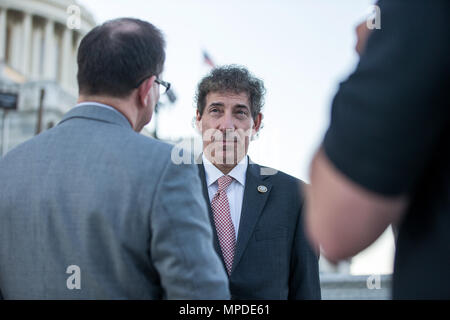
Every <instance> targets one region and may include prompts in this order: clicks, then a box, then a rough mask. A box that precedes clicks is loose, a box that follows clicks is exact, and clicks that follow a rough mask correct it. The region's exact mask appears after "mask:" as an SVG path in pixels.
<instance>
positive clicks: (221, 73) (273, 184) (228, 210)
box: [196, 66, 321, 299]
mask: <svg viewBox="0 0 450 320" xmlns="http://www.w3.org/2000/svg"><path fill="white" fill-rule="evenodd" d="M264 92H265V89H264V84H263V82H262V81H261V80H259V79H257V78H255V77H253V76H252V75H251V74H250V73H249V72H248V71H247V70H246V69H245V68H243V67H239V66H225V67H221V68H216V69H214V70H213V71H212V73H211V74H210V75H208V76H207V77H205V78H204V79H203V80H202V81H201V82H200V83H199V85H198V89H197V96H196V100H197V115H196V124H197V128H198V129H199V130H200V131H201V133H202V137H203V154H202V156H201V160H202V161H201V164H199V174H200V178H201V180H202V182H203V194H204V196H205V199H206V200H207V202H208V203H209V204H210V206H209V214H210V217H211V224H212V226H213V230H214V246H215V249H216V250H217V252H218V254H219V256H220V257H221V258H222V262H223V265H224V268H225V270H226V271H227V273H228V275H229V281H230V292H231V295H232V298H233V299H320V297H321V294H320V283H319V271H318V256H317V255H316V253H315V252H314V251H313V250H312V248H311V247H310V245H309V243H308V242H307V240H306V238H305V234H304V232H303V221H302V215H301V212H302V208H303V200H302V186H303V183H302V182H301V181H300V180H298V179H296V178H294V177H291V176H289V175H287V174H285V173H282V172H279V171H276V170H273V169H270V168H264V167H261V166H259V165H257V164H255V163H252V162H251V160H250V159H249V158H248V156H247V151H248V146H249V143H250V140H251V138H252V137H253V136H254V135H255V134H256V133H257V132H258V130H259V128H260V126H261V120H262V114H261V107H262V105H263V100H264ZM199 160H200V159H199Z"/></svg>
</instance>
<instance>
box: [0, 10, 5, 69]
mask: <svg viewBox="0 0 450 320" xmlns="http://www.w3.org/2000/svg"><path fill="white" fill-rule="evenodd" d="M5 59H6V9H0V61H2V60H5Z"/></svg>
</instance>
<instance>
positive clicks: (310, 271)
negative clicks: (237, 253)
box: [288, 205, 321, 300]
mask: <svg viewBox="0 0 450 320" xmlns="http://www.w3.org/2000/svg"><path fill="white" fill-rule="evenodd" d="M302 211H303V205H302V206H301V207H300V210H299V214H298V217H297V226H296V230H295V235H294V244H293V247H292V254H291V266H290V276H289V295H288V299H289V300H320V299H321V291H320V278H319V256H318V254H316V252H315V251H314V250H313V249H312V247H311V245H310V243H309V241H308V240H307V238H306V236H305V231H304V226H303V216H302Z"/></svg>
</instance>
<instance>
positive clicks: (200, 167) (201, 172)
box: [198, 163, 226, 270]
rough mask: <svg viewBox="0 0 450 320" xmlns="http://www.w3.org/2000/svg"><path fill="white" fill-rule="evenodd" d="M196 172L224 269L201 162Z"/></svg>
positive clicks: (215, 244)
mask: <svg viewBox="0 0 450 320" xmlns="http://www.w3.org/2000/svg"><path fill="white" fill-rule="evenodd" d="M198 172H199V175H200V180H201V181H202V189H203V197H204V198H205V201H206V203H207V206H208V214H209V222H210V223H211V228H212V231H213V242H214V249H215V250H216V252H217V254H218V255H219V257H220V259H221V260H222V263H223V266H224V268H225V270H226V266H225V261H224V260H223V255H222V249H221V248H220V244H219V238H218V237H217V231H216V226H215V225H214V214H213V212H212V208H211V202H210V200H209V194H208V186H207V184H206V176H205V167H204V166H203V163H200V164H198Z"/></svg>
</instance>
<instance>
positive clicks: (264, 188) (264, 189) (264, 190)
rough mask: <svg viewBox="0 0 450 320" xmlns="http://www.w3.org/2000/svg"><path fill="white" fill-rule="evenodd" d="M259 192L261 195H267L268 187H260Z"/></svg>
mask: <svg viewBox="0 0 450 320" xmlns="http://www.w3.org/2000/svg"><path fill="white" fill-rule="evenodd" d="M258 192H259V193H266V192H267V187H266V186H258Z"/></svg>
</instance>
